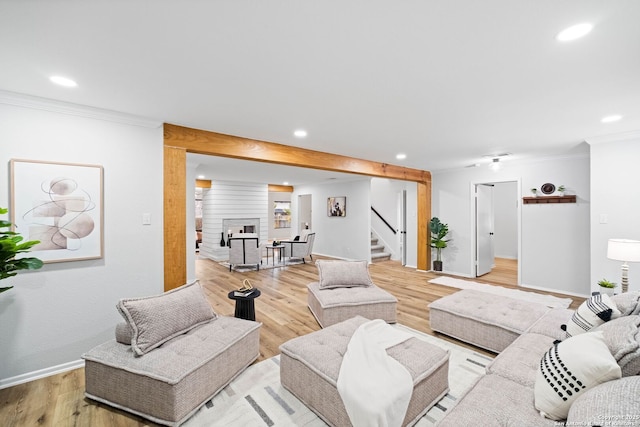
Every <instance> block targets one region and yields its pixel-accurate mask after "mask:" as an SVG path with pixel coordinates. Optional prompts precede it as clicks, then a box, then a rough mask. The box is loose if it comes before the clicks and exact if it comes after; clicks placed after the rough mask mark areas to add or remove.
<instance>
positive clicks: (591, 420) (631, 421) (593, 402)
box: [567, 376, 640, 426]
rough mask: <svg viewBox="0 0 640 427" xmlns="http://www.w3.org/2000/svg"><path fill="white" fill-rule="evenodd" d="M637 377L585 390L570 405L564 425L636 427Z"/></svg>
mask: <svg viewBox="0 0 640 427" xmlns="http://www.w3.org/2000/svg"><path fill="white" fill-rule="evenodd" d="M638 395H640V377H637V376H635V377H626V378H621V379H619V380H614V381H608V382H605V383H604V384H600V385H598V386H596V387H594V388H592V389H591V390H588V391H587V392H586V393H584V394H583V395H582V396H580V397H579V398H578V399H576V401H575V402H573V404H572V405H571V409H569V416H568V417H567V425H572V426H616V425H617V426H637V425H638V424H639V423H640V419H639V418H640V416H639V415H638Z"/></svg>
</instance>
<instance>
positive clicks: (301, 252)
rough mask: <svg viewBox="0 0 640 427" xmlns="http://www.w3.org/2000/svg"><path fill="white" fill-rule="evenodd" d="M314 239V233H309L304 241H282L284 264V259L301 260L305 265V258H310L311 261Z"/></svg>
mask: <svg viewBox="0 0 640 427" xmlns="http://www.w3.org/2000/svg"><path fill="white" fill-rule="evenodd" d="M315 238H316V233H309V234H307V235H306V239H305V240H302V239H301V240H297V241H296V240H285V241H282V244H283V245H284V256H285V263H286V258H302V262H304V263H305V264H306V261H305V260H304V258H305V257H309V258H311V260H312V261H313V255H312V254H311V251H313V241H314V240H315Z"/></svg>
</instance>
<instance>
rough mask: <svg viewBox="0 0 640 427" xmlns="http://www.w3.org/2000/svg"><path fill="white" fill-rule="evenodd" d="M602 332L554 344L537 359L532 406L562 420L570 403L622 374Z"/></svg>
mask: <svg viewBox="0 0 640 427" xmlns="http://www.w3.org/2000/svg"><path fill="white" fill-rule="evenodd" d="M621 375H622V374H621V371H620V366H618V364H617V363H616V359H614V358H613V356H612V355H611V353H610V352H609V349H608V348H607V345H606V344H605V342H604V336H603V333H602V332H589V333H587V334H580V335H577V336H575V337H571V338H569V339H566V340H564V341H562V342H559V343H557V344H554V345H553V347H551V349H549V351H547V352H546V353H545V354H544V356H543V357H542V359H541V360H540V367H539V368H538V370H537V372H536V382H535V387H534V398H535V408H536V409H537V410H538V411H540V414H541V415H542V416H544V417H546V418H550V419H552V420H564V419H566V418H567V415H568V414H569V409H570V408H571V404H572V403H573V402H574V401H575V400H576V399H577V398H578V397H579V396H581V395H582V394H583V393H585V392H586V391H587V390H589V389H590V388H592V387H595V386H596V385H598V384H602V383H604V382H606V381H610V380H614V379H618V378H620V377H621Z"/></svg>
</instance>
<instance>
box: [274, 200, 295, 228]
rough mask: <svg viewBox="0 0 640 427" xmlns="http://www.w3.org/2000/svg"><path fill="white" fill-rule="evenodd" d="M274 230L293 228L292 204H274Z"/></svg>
mask: <svg viewBox="0 0 640 427" xmlns="http://www.w3.org/2000/svg"><path fill="white" fill-rule="evenodd" d="M273 228H291V202H273Z"/></svg>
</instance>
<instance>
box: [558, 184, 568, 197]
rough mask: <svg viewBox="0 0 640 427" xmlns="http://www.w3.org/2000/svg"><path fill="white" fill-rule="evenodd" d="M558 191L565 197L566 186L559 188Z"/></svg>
mask: <svg viewBox="0 0 640 427" xmlns="http://www.w3.org/2000/svg"><path fill="white" fill-rule="evenodd" d="M558 191H559V192H560V195H561V196H564V192H565V191H566V187H565V186H564V185H561V186H559V187H558Z"/></svg>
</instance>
